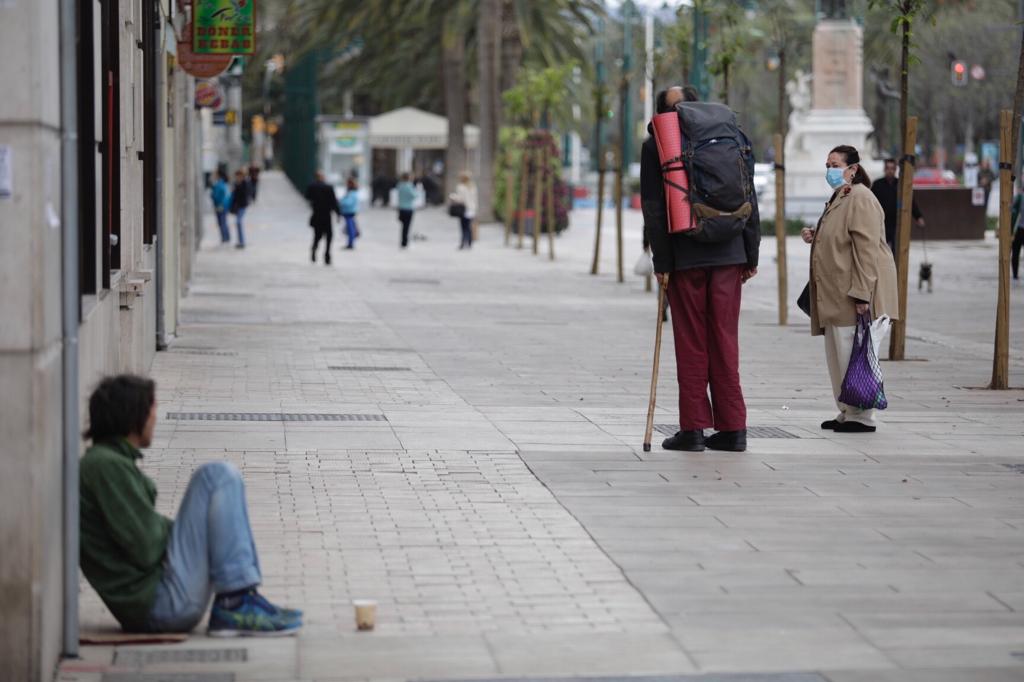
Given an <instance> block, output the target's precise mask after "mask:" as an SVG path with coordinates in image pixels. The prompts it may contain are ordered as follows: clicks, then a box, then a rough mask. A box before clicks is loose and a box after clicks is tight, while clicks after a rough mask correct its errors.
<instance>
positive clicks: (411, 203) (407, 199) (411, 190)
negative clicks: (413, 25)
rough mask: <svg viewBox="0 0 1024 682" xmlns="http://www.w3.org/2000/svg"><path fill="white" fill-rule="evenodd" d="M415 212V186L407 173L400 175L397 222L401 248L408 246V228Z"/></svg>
mask: <svg viewBox="0 0 1024 682" xmlns="http://www.w3.org/2000/svg"><path fill="white" fill-rule="evenodd" d="M415 210H416V186H415V185H413V184H412V181H411V179H410V177H409V174H408V173H402V180H401V181H400V182H399V183H398V222H400V223H402V248H403V249H404V248H406V247H407V246H409V228H410V227H411V226H412V214H413V211H415Z"/></svg>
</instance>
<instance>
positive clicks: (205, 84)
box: [196, 81, 224, 109]
mask: <svg viewBox="0 0 1024 682" xmlns="http://www.w3.org/2000/svg"><path fill="white" fill-rule="evenodd" d="M222 106H224V89H223V88H222V87H220V85H218V84H217V83H215V82H214V81H196V108H197V109H220V108H221V107H222Z"/></svg>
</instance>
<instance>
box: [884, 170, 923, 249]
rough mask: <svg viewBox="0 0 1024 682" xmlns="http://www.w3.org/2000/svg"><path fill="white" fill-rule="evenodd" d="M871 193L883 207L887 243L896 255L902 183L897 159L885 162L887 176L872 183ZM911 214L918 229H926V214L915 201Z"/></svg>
mask: <svg viewBox="0 0 1024 682" xmlns="http://www.w3.org/2000/svg"><path fill="white" fill-rule="evenodd" d="M871 193H872V194H874V195H875V198H876V199H878V203H880V204H881V205H882V212H883V213H885V241H886V243H887V244H889V249H890V250H891V251H892V252H893V254H895V253H896V227H897V222H898V220H899V215H900V211H899V208H898V207H899V196H900V183H899V181H898V180H897V178H896V159H886V160H885V175H884V176H883V177H880V178H878V179H877V180H875V181H874V182H873V183H871ZM910 210H911V213H913V216H914V222H915V223H916V224H917V226H918V227H924V214H922V213H921V209H919V208H918V207H917V200H916V199H915V200H914V202H913V204H912V205H911V209H910Z"/></svg>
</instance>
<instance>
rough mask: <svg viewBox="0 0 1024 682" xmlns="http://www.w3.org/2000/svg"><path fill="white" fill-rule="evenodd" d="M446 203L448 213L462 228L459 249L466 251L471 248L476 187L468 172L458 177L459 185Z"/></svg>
mask: <svg viewBox="0 0 1024 682" xmlns="http://www.w3.org/2000/svg"><path fill="white" fill-rule="evenodd" d="M448 201H450V202H451V205H450V206H449V207H448V213H449V214H450V215H452V216H455V217H457V218H458V219H459V226H460V227H461V228H462V240H461V241H460V242H459V249H468V248H470V247H472V246H473V219H474V218H476V185H474V184H473V178H472V177H471V176H470V174H469V173H468V172H466V171H463V172H462V173H461V174H460V175H459V184H458V185H456V186H455V191H454V192H452V193H451V194H449V195H448Z"/></svg>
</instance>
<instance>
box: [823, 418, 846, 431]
mask: <svg viewBox="0 0 1024 682" xmlns="http://www.w3.org/2000/svg"><path fill="white" fill-rule="evenodd" d="M841 423H842V422H840V421H839V420H837V419H829V420H828V421H827V422H821V428H823V429H825V430H826V431H835V430H836V427H837V426H839V425H840V424H841Z"/></svg>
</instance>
